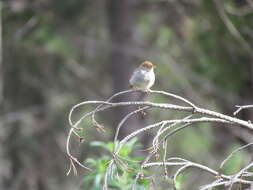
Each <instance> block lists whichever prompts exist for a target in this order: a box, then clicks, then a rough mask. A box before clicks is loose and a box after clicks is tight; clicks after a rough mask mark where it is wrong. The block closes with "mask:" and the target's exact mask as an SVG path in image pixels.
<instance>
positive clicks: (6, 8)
mask: <svg viewBox="0 0 253 190" xmlns="http://www.w3.org/2000/svg"><path fill="white" fill-rule="evenodd" d="M1 7H2V8H1V20H2V22H1V29H2V33H3V35H2V40H1V49H2V51H1V52H2V54H1V58H2V59H1V60H2V61H1V70H0V71H1V73H0V77H1V80H0V82H1V84H0V87H1V96H0V99H1V100H0V102H1V105H0V108H1V109H0V114H1V115H0V125H1V131H0V142H1V144H0V146H1V147H0V189H3V190H29V189H33V190H49V189H62V190H67V189H68V190H69V189H78V188H79V187H80V178H82V177H85V172H86V171H83V170H80V172H81V175H79V177H73V176H70V177H66V171H67V168H68V164H69V163H68V158H67V156H66V154H65V143H66V137H67V132H68V127H69V125H68V118H67V117H68V112H69V110H70V108H71V107H72V106H73V105H74V104H76V103H78V102H80V101H84V100H105V99H106V98H108V97H109V96H111V95H112V94H113V93H115V92H119V91H121V90H126V89H128V87H129V86H128V79H129V77H130V75H131V73H132V71H133V69H134V68H136V67H137V66H138V65H139V64H140V63H141V62H142V61H144V60H149V61H152V62H153V63H154V64H155V65H156V66H157V69H156V77H157V80H156V84H155V86H154V87H153V89H157V90H164V91H168V92H173V93H176V94H179V95H181V96H183V97H185V98H187V99H189V100H191V101H193V102H194V103H195V104H197V105H199V106H201V107H204V108H207V109H211V110H216V111H219V112H222V113H225V114H229V115H232V113H233V111H234V110H235V107H234V106H235V105H237V104H239V105H244V104H252V103H253V99H252V94H253V62H252V61H253V54H252V52H253V51H252V46H253V44H252V42H253V28H252V25H253V2H252V1H251V0H224V1H219V0H138V1H136V0H8V1H3V2H1ZM138 96H139V94H134V95H132V96H131V97H129V96H126V97H123V98H122V99H118V101H122V100H130V99H138ZM148 98H149V100H153V101H157V102H168V99H164V98H163V97H160V96H151V97H148ZM170 101H172V100H170ZM89 108H90V107H89ZM87 109H88V108H87V107H84V108H83V109H81V110H80V111H79V112H78V113H77V115H75V118H76V119H77V118H78V117H80V116H81V115H82V113H84V112H85V111H87ZM128 111H129V108H124V109H123V108H122V109H117V110H116V111H114V112H113V111H108V112H106V113H104V114H100V115H99V116H98V119H99V120H100V121H101V122H102V123H104V124H105V126H106V133H102V134H101V133H98V132H97V131H96V130H95V129H94V128H92V127H91V126H90V123H85V124H83V127H85V128H86V129H87V130H86V131H85V134H84V136H85V137H86V140H87V141H86V142H85V143H84V144H83V145H82V146H81V147H82V148H81V150H82V151H81V154H80V149H79V148H80V146H79V147H78V146H77V147H76V152H77V153H79V154H80V156H81V157H80V159H81V160H84V159H85V158H87V157H93V156H95V155H94V154H98V153H97V152H96V151H95V150H94V149H91V148H89V146H88V145H89V142H90V141H93V140H103V141H108V140H111V139H112V135H113V132H114V129H115V124H116V123H117V122H118V121H119V119H120V118H122V116H123V115H124V114H126V113H127V112H128ZM177 116H178V114H177V113H174V112H169V113H163V112H156V113H154V114H151V113H150V114H149V115H148V116H147V117H145V119H144V121H143V120H140V119H139V118H137V117H136V118H134V119H132V120H131V121H130V124H129V127H125V128H123V130H122V131H121V135H122V136H123V135H125V134H128V133H129V132H130V131H132V130H133V129H136V128H138V127H142V126H143V125H144V123H147V122H149V121H154V120H158V118H167V119H168V118H176V117H177ZM238 117H240V118H242V119H245V120H252V119H253V113H252V111H250V110H245V111H243V112H241V113H240V114H239V115H238ZM219 125H221V124H219ZM141 138H142V142H144V143H148V141H149V139H148V137H145V136H143V137H141ZM182 139H183V140H182ZM251 140H252V134H250V133H249V132H248V131H242V130H239V129H237V128H225V127H212V126H211V125H207V127H202V126H199V127H196V128H193V129H187V130H186V131H184V132H182V133H180V134H179V135H178V136H176V137H173V140H172V141H170V149H169V154H171V155H177V156H183V157H185V158H188V159H191V160H194V161H198V162H200V163H203V164H208V165H209V166H215V164H217V163H219V162H220V161H221V160H222V159H224V157H225V156H226V155H228V154H229V152H231V151H232V150H233V148H235V147H238V146H239V145H242V144H245V143H248V142H251ZM189 147H190V148H189ZM74 151H75V150H74ZM251 157H252V150H248V151H244V152H242V153H241V154H239V156H237V157H236V158H235V159H234V163H232V164H231V166H230V167H229V168H228V170H229V172H233V171H238V169H239V168H240V167H242V166H243V165H244V164H245V163H247V161H248V160H250V159H251ZM83 173H84V175H83ZM199 177H200V176H198V175H194V176H192V177H191V178H188V180H187V183H186V184H185V187H186V189H193V188H194V187H195V185H199V183H200V184H201V181H200V180H197V179H199ZM202 177H203V178H204V177H205V176H202ZM196 181H198V182H196Z"/></svg>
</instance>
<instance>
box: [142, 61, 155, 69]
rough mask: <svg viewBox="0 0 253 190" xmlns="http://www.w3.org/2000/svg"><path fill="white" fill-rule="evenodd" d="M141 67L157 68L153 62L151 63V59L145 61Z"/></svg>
mask: <svg viewBox="0 0 253 190" xmlns="http://www.w3.org/2000/svg"><path fill="white" fill-rule="evenodd" d="M140 67H141V68H142V69H145V70H153V69H154V68H156V66H155V65H154V64H153V63H151V62H150V61H144V62H143V63H142V64H141V65H140Z"/></svg>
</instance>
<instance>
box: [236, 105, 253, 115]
mask: <svg viewBox="0 0 253 190" xmlns="http://www.w3.org/2000/svg"><path fill="white" fill-rule="evenodd" d="M235 107H237V110H235V112H234V113H233V115H236V114H238V113H239V112H240V111H242V110H243V109H249V108H253V105H245V106H239V105H236V106H235Z"/></svg>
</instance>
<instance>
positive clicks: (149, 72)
mask: <svg viewBox="0 0 253 190" xmlns="http://www.w3.org/2000/svg"><path fill="white" fill-rule="evenodd" d="M154 68H156V66H155V65H154V64H153V63H151V62H150V61H144V62H143V63H141V64H140V66H139V67H137V68H136V69H135V70H134V72H133V74H132V76H131V77H130V80H129V83H130V87H131V88H133V89H135V90H142V91H144V92H150V88H151V87H152V86H153V85H154V83H155V73H154Z"/></svg>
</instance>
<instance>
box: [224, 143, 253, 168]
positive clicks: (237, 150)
mask: <svg viewBox="0 0 253 190" xmlns="http://www.w3.org/2000/svg"><path fill="white" fill-rule="evenodd" d="M251 145H253V142H251V143H248V144H246V145H243V146H241V147H239V148H237V149H235V150H234V151H233V152H232V153H230V154H229V155H228V157H227V158H226V159H225V160H223V162H222V163H221V165H220V168H223V166H224V165H225V164H226V162H227V161H228V160H229V159H230V158H231V157H232V156H233V155H235V154H236V153H237V152H239V151H241V150H243V149H244V148H247V147H248V146H251Z"/></svg>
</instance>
